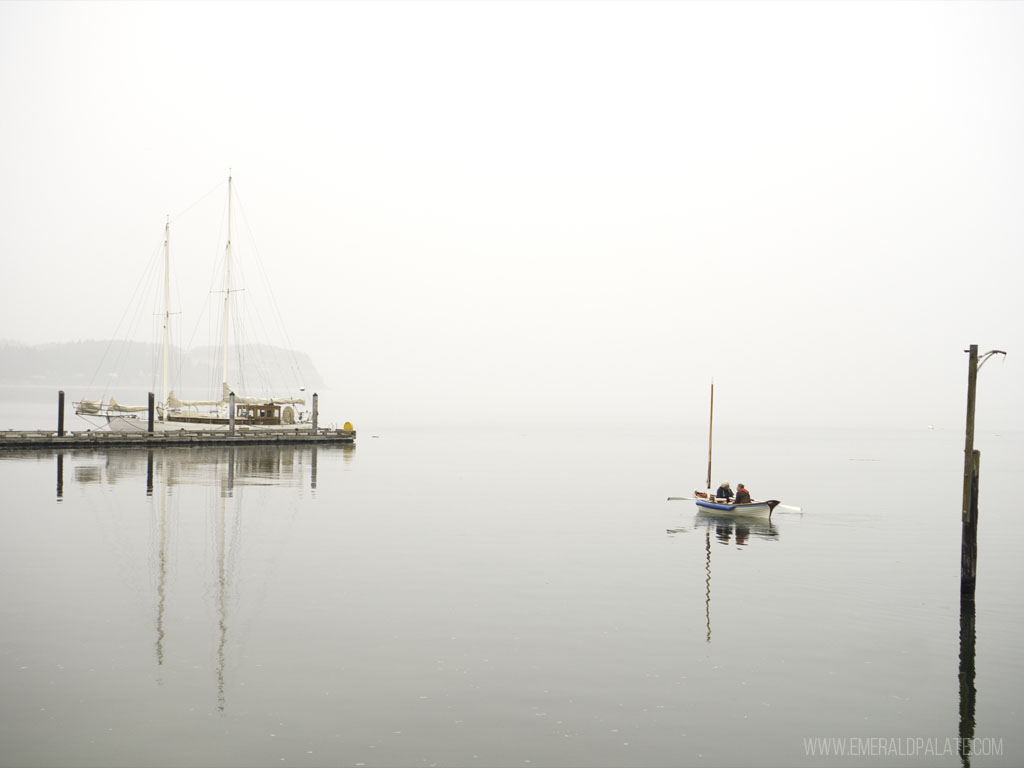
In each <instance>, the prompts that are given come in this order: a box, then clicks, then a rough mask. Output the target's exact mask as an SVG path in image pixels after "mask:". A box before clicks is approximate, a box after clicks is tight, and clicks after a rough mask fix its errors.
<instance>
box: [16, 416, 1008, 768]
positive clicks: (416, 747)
mask: <svg viewBox="0 0 1024 768" xmlns="http://www.w3.org/2000/svg"><path fill="white" fill-rule="evenodd" d="M371 435H372V432H367V431H365V430H363V431H361V432H360V436H359V441H358V444H357V445H356V446H355V447H354V448H350V449H343V448H319V449H313V448H308V447H302V448H299V447H284V448H281V449H268V448H252V447H250V448H246V447H239V448H234V449H228V448H215V449H204V450H192V451H188V450H177V449H175V450H156V451H153V452H147V451H134V452H131V451H107V452H90V451H75V452H65V453H63V454H58V453H57V452H53V451H42V452H34V453H30V454H23V453H0V488H2V506H0V691H2V693H0V745H2V747H0V763H2V764H3V765H9V766H91V765H96V766H99V765H111V766H177V765H203V766H207V765H209V766H241V765H246V766H248V765H253V766H269V765H275V766H279V765H308V766H320V765H344V766H358V765H366V766H420V765H427V766H429V765H442V766H691V765H709V766H728V765H750V766H762V765H872V766H879V765H947V766H956V765H962V764H964V760H963V759H962V758H961V756H960V755H958V754H956V753H955V752H954V753H949V752H948V751H943V750H947V749H948V746H947V745H948V743H949V740H955V739H957V738H958V737H959V736H961V735H962V734H965V733H966V734H967V735H969V736H971V737H973V738H974V739H975V742H974V743H975V746H976V747H977V748H978V749H979V750H981V749H985V750H987V751H989V752H993V751H995V748H996V747H997V746H998V748H999V750H1000V754H987V755H974V756H971V757H970V758H969V761H968V762H970V764H973V765H977V766H988V765H1019V764H1021V763H1022V762H1024V749H1022V747H1024V744H1022V740H1021V738H1020V736H1019V734H1018V732H1017V731H1018V724H1019V723H1020V722H1021V719H1022V718H1021V715H1022V713H1021V704H1022V702H1024V693H1022V691H1024V663H1022V656H1021V651H1020V649H1021V647H1024V621H1022V616H1024V611H1022V607H1024V599H1022V598H1021V594H1020V589H1019V588H1020V586H1021V585H1022V584H1024V579H1022V578H1021V577H1022V573H1024V568H1022V566H1021V563H1020V558H1019V556H1018V554H1017V551H1016V550H1017V547H1018V543H1019V541H1020V540H1021V532H1022V528H1024V523H1022V521H1021V515H1020V510H1019V508H1018V505H1017V504H1015V503H1004V502H1002V501H1001V499H1003V498H1005V497H1006V495H1007V492H1008V491H1010V490H1011V489H1012V483H1013V481H1014V480H1015V479H1016V478H1017V477H1019V476H1020V469H1021V466H1022V464H1024V437H1022V436H1020V435H979V436H978V438H977V439H976V445H977V447H979V448H980V449H981V450H982V453H983V460H982V496H981V498H982V504H981V513H980V516H981V524H980V541H979V552H980V554H979V563H980V567H979V578H978V595H977V615H976V623H975V625H974V631H975V635H974V637H973V639H974V640H975V642H974V643H973V644H971V645H972V646H973V650H974V652H975V655H974V660H975V663H974V664H973V665H970V664H967V665H966V666H965V665H963V664H961V658H960V655H961V650H962V645H961V637H960V628H961V614H960V601H959V548H960V519H959V517H960V510H959V499H960V485H959V484H960V473H961V471H962V450H963V445H962V436H961V435H958V434H955V433H951V432H943V431H938V430H922V431H920V432H882V431H870V430H863V431H836V430H825V429H821V430H800V431H797V430H791V431H786V432H778V431H771V430H764V431H758V432H754V433H746V434H739V433H729V432H728V431H726V430H723V431H722V433H721V434H720V435H719V434H717V433H716V467H720V468H721V471H722V474H721V475H719V473H718V472H717V471H716V472H715V482H719V481H721V480H725V479H728V480H730V481H731V482H732V483H733V485H734V486H735V485H736V483H737V482H745V483H746V484H747V485H748V486H750V487H751V489H752V491H753V493H754V495H755V497H759V496H760V497H765V496H770V497H776V498H780V499H781V500H782V501H783V502H784V503H787V504H792V505H799V506H802V507H803V512H802V513H798V512H792V511H787V510H779V511H777V512H776V513H775V514H774V515H773V516H772V520H771V523H770V524H768V523H763V522H756V521H748V522H741V524H739V525H737V524H735V523H734V522H731V521H725V520H717V519H714V518H707V517H703V516H699V515H698V514H697V512H696V508H695V507H694V506H693V504H692V502H666V498H667V497H668V496H676V495H687V494H689V493H690V492H691V491H692V490H693V489H694V487H695V486H698V485H700V483H701V480H702V479H703V476H704V473H705V471H706V458H707V454H706V451H707V447H706V442H705V441H706V435H705V434H704V433H703V430H701V429H692V430H690V429H684V428H681V427H678V428H669V427H664V428H663V427H650V428H641V427H586V428H584V427H580V428H573V427H525V426H524V427H522V428H495V429H485V428H479V429H440V430H428V429H421V430H393V431H382V432H381V433H380V434H379V437H373V436H371ZM719 445H720V446H721V448H718V447H717V446H719ZM740 473H749V474H746V475H743V474H740ZM969 660H970V659H969V658H968V661H969ZM961 673H970V676H969V677H970V679H969V680H968V682H973V687H974V689H976V702H968V703H969V704H971V706H969V707H967V708H966V709H965V710H962V708H961V704H962V702H963V701H964V692H965V691H966V690H967V689H968V688H969V687H970V686H968V687H967V688H964V687H962V686H961V684H960V679H961ZM972 722H973V726H972V725H971V723H972ZM814 739H820V740H823V741H824V740H831V741H829V744H830V745H831V748H843V749H847V750H851V749H852V750H853V751H854V752H856V754H853V755H849V754H848V755H846V756H836V755H822V754H820V753H814V752H813V749H812V745H811V740H814ZM821 743H822V742H819V747H820V744H821ZM838 744H844V745H846V746H844V747H837V746H836V745H838ZM893 749H897V750H901V752H902V753H900V752H897V753H893V751H892V750H893ZM858 750H859V752H858ZM872 750H874V753H873V754H872V753H871V751H872Z"/></svg>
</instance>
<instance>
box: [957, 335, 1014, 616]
mask: <svg viewBox="0 0 1024 768" xmlns="http://www.w3.org/2000/svg"><path fill="white" fill-rule="evenodd" d="M964 352H967V353H968V354H969V355H970V358H969V359H968V363H967V434H966V438H965V442H964V498H963V506H962V512H961V521H962V523H963V530H962V533H961V538H960V599H961V600H973V599H974V587H975V584H976V582H977V576H978V484H979V477H980V474H981V452H980V451H976V450H974V407H975V401H976V400H977V391H978V371H979V370H980V369H981V366H982V365H984V364H985V361H986V360H988V359H989V358H990V357H991V356H992V355H1005V354H1006V353H1005V352H1003V351H1002V350H1001V349H992V350H989V351H988V352H986V353H985V354H983V355H981V356H980V357H979V355H978V345H977V344H971V346H970V349H965V350H964Z"/></svg>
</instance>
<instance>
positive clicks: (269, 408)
mask: <svg viewBox="0 0 1024 768" xmlns="http://www.w3.org/2000/svg"><path fill="white" fill-rule="evenodd" d="M235 421H238V422H242V423H243V424H267V425H270V426H274V425H277V424H280V423H281V406H280V405H275V404H274V403H259V404H258V405H249V404H246V403H242V404H239V405H236V406H235Z"/></svg>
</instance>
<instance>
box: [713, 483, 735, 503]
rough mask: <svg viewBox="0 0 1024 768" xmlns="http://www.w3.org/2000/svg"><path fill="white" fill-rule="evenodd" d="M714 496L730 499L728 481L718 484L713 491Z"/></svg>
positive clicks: (730, 492) (730, 493)
mask: <svg viewBox="0 0 1024 768" xmlns="http://www.w3.org/2000/svg"><path fill="white" fill-rule="evenodd" d="M715 497H716V498H719V499H725V500H726V501H732V488H731V487H730V486H729V483H728V482H725V483H722V484H721V485H720V486H718V490H717V491H715Z"/></svg>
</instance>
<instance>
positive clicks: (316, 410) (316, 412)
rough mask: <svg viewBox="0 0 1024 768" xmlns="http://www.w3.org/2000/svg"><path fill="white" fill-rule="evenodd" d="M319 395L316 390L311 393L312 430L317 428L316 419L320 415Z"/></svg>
mask: <svg viewBox="0 0 1024 768" xmlns="http://www.w3.org/2000/svg"><path fill="white" fill-rule="evenodd" d="M319 406H320V397H319V395H317V393H316V392H314V393H313V431H314V432H316V430H317V420H318V419H319V417H320V408H319Z"/></svg>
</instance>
